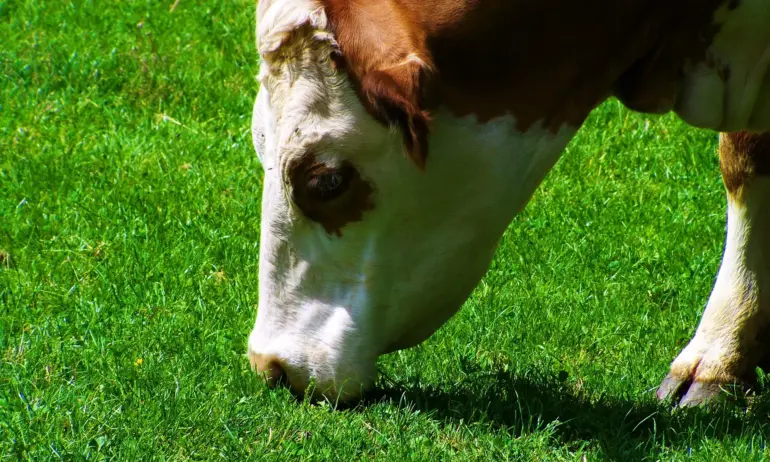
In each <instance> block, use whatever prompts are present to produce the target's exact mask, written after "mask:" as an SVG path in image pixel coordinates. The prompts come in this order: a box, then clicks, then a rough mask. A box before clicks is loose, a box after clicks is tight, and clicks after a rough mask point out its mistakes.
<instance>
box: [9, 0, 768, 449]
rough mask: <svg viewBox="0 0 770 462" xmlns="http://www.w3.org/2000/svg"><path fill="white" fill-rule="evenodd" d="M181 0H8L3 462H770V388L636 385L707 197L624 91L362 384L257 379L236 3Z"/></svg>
mask: <svg viewBox="0 0 770 462" xmlns="http://www.w3.org/2000/svg"><path fill="white" fill-rule="evenodd" d="M172 3H173V0H167V1H165V2H151V1H146V0H142V1H131V2H127V1H114V2H96V1H88V0H80V1H73V2H52V1H46V2H32V1H22V0H0V43H1V44H2V46H1V47H0V68H1V69H2V75H1V76H0V249H2V251H3V252H2V253H0V361H1V363H0V454H2V457H3V458H4V459H7V460H14V459H23V460H56V459H60V458H61V459H66V460H102V459H111V460H156V459H157V460H244V459H250V460H296V459H310V460H361V459H378V460H409V459H411V460H446V459H450V458H455V457H457V458H460V459H467V460H503V459H508V460H618V461H633V460H644V459H646V460H689V459H693V460H704V461H715V460H740V461H748V460H763V459H765V458H770V450H768V449H767V447H766V444H767V440H768V436H770V429H769V428H768V421H769V419H770V417H768V415H769V414H770V394H767V393H766V394H759V395H757V396H755V397H750V398H749V399H743V398H740V399H737V400H733V401H731V402H728V403H727V404H724V405H718V406H713V407H712V408H710V409H708V410H701V409H696V410H672V409H671V408H670V407H669V406H668V405H665V404H658V403H657V402H656V401H655V400H654V398H653V391H654V389H655V387H656V386H657V385H658V383H659V381H660V380H661V379H662V378H663V377H664V376H665V374H666V373H667V371H668V366H669V363H670V361H671V360H672V359H673V358H674V356H675V355H676V354H677V353H678V351H679V350H680V349H681V348H682V347H683V346H684V345H685V344H686V342H687V341H688V340H689V338H690V337H691V335H692V333H693V332H694V329H695V327H696V324H697V322H698V319H699V315H700V313H701V312H702V309H703V306H704V304H705V302H706V299H707V297H708V295H709V292H710V290H711V286H712V283H713V280H714V277H715V275H716V272H717V269H718V266H719V262H720V258H721V249H722V245H723V239H724V226H725V201H724V195H723V188H722V185H721V181H720V177H719V171H718V159H717V156H716V153H715V148H716V136H715V135H714V134H713V133H708V132H702V131H697V130H694V129H691V128H688V127H686V126H685V125H683V124H682V123H681V122H679V121H678V120H677V119H676V118H675V117H673V116H665V117H646V116H641V115H634V114H632V113H629V112H628V111H626V110H625V109H623V108H622V106H621V105H620V104H619V103H618V102H616V101H609V102H607V103H606V104H604V105H603V106H602V107H600V108H599V109H597V110H596V112H595V113H594V114H593V115H592V117H591V118H590V120H589V121H588V123H587V124H586V126H585V128H584V129H583V130H582V131H581V132H580V133H579V135H578V136H577V137H576V138H575V140H574V142H573V143H572V144H571V145H570V147H569V149H568V150H567V152H566V154H565V156H564V158H563V159H562V160H561V161H560V162H559V164H558V165H557V167H556V169H555V170H554V171H553V172H552V173H551V174H550V175H549V176H548V178H547V179H546V181H545V183H544V184H543V186H542V187H541V188H540V190H539V191H538V192H537V193H536V195H535V197H534V199H533V201H532V202H531V203H530V205H529V206H528V208H527V209H526V210H525V211H524V213H522V214H521V215H520V216H519V217H518V218H517V219H516V220H515V221H514V222H513V223H512V224H511V226H510V229H509V230H508V232H507V233H506V235H505V237H504V239H503V240H502V242H501V245H500V248H499V250H498V252H497V255H496V258H495V261H494V263H493V264H492V267H491V269H490V271H489V273H488V274H487V276H486V277H485V278H484V280H483V281H482V283H481V284H480V286H479V287H478V289H477V290H476V291H475V292H474V293H473V295H472V297H471V298H470V299H469V300H468V302H467V303H466V305H465V306H464V308H463V309H462V311H461V312H460V313H459V314H458V315H457V316H456V317H455V318H454V319H453V320H452V321H451V322H450V323H448V324H447V325H446V326H445V327H444V328H442V329H441V330H440V331H439V332H438V333H437V334H436V335H435V336H433V337H432V338H431V339H430V340H429V341H427V342H426V343H425V344H424V345H422V346H420V347H418V348H414V349H411V350H408V351H403V352H399V353H395V354H391V355H389V356H386V357H383V358H382V359H381V360H380V362H379V366H378V367H379V370H380V371H381V378H380V380H379V382H378V387H377V392H376V393H374V394H373V396H372V397H371V398H369V399H368V400H366V401H364V402H362V403H361V404H360V405H358V406H356V407H353V408H348V409H335V408H334V405H332V404H329V403H320V404H311V403H308V402H297V401H295V399H294V398H293V397H292V396H291V394H290V393H289V392H288V391H286V390H281V389H279V390H269V389H267V388H266V387H265V386H264V385H263V384H262V383H261V382H260V380H258V378H257V377H256V376H255V375H254V374H253V373H252V372H251V371H250V370H249V366H248V361H247V359H246V358H245V356H244V353H245V350H246V338H247V335H248V333H249V330H250V328H251V326H252V324H253V321H254V316H255V310H256V305H257V302H258V291H257V263H258V256H259V226H260V217H259V211H260V189H261V184H262V179H261V178H262V173H261V169H260V166H259V164H258V161H257V159H256V156H255V154H254V152H253V148H252V146H251V139H250V132H249V130H250V128H249V127H250V116H251V105H252V102H253V98H254V96H255V94H256V91H257V84H256V81H255V79H254V76H255V75H256V73H257V71H258V66H259V62H258V59H257V55H256V51H255V46H254V34H253V26H254V24H253V21H254V4H253V2H252V1H246V0H234V1H215V0H208V1H198V2H190V1H187V0H181V2H178V4H177V5H176V7H175V8H173V11H172V8H171V7H172ZM434 155H437V156H438V155H440V153H435V154H434ZM394 161H396V160H394ZM428 168H430V166H429V167H428ZM511 181H516V179H515V178H511Z"/></svg>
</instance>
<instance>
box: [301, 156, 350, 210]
mask: <svg viewBox="0 0 770 462" xmlns="http://www.w3.org/2000/svg"><path fill="white" fill-rule="evenodd" d="M308 173H309V178H308V179H307V186H306V190H307V194H308V196H310V198H312V199H314V200H316V201H319V202H327V201H331V200H334V199H336V198H338V197H340V196H341V195H342V194H344V193H345V191H347V190H348V188H349V187H350V181H351V179H352V178H353V176H354V174H355V170H354V168H353V166H351V165H343V166H342V167H338V168H328V167H327V168H322V169H311V171H310V172H308Z"/></svg>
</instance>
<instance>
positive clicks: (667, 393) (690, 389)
mask: <svg viewBox="0 0 770 462" xmlns="http://www.w3.org/2000/svg"><path fill="white" fill-rule="evenodd" d="M723 385H724V384H720V383H708V382H699V381H693V380H692V379H690V378H687V379H681V378H679V377H676V376H675V375H673V374H668V375H667V376H666V378H665V379H663V382H662V383H661V384H660V387H658V392H657V395H658V399H660V400H672V401H673V402H676V403H677V404H678V406H680V407H696V406H701V405H704V404H708V403H710V402H713V401H714V400H715V399H717V398H719V396H720V395H721V394H722V388H723Z"/></svg>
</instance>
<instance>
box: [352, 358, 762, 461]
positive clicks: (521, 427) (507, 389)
mask: <svg viewBox="0 0 770 462" xmlns="http://www.w3.org/2000/svg"><path fill="white" fill-rule="evenodd" d="M469 367H470V368H471V369H473V366H472V365H468V364H465V365H463V369H464V371H467V370H468V368H469ZM466 377H468V379H467V380H465V381H464V382H462V383H460V384H459V385H457V386H456V387H455V388H453V389H451V390H443V389H438V388H434V387H431V386H425V385H415V383H418V382H419V381H417V380H409V379H407V380H404V381H392V380H387V379H386V380H383V381H381V385H380V387H379V388H378V390H376V391H375V392H373V393H372V394H371V395H370V396H369V397H368V399H367V400H366V402H367V403H369V404H372V403H375V402H382V401H387V402H392V403H394V404H397V405H401V406H408V407H410V408H412V409H415V410H420V411H421V412H426V413H428V415H430V416H432V417H433V418H435V419H440V420H444V421H447V422H452V423H455V424H456V423H459V422H462V423H465V424H470V423H477V422H480V423H484V424H488V425H492V426H493V427H495V428H497V429H500V430H505V431H506V432H510V433H512V434H513V435H514V436H519V435H522V434H527V433H531V432H533V431H537V430H544V429H546V428H547V427H548V429H549V430H550V431H552V432H553V436H554V438H556V439H557V441H561V442H562V443H563V444H565V445H567V446H568V447H569V446H571V447H576V448H577V447H580V446H583V445H584V444H585V443H588V444H590V445H592V446H595V445H599V446H600V447H601V449H602V452H603V453H604V454H605V455H606V456H608V457H610V458H611V459H615V460H642V459H644V458H647V457H650V455H651V453H656V452H658V451H659V450H660V448H661V447H662V446H665V447H666V448H669V449H674V450H687V448H689V447H690V446H691V445H692V442H693V438H696V439H701V438H704V437H708V438H710V439H725V438H731V437H739V435H744V436H745V435H746V433H747V431H748V429H752V430H754V431H755V432H759V433H758V434H757V433H754V435H753V436H756V437H759V438H761V440H762V441H768V440H769V439H770V425H768V423H770V402H768V400H767V399H766V396H767V394H764V395H762V396H760V399H755V400H753V402H752V403H751V406H750V411H747V407H746V406H747V401H746V399H745V398H742V399H738V400H737V402H736V401H735V400H733V401H730V402H726V403H722V404H718V405H715V406H711V407H710V408H709V409H702V408H697V409H675V408H672V407H671V406H670V405H668V404H665V403H658V402H656V401H655V400H654V399H653V398H652V392H650V397H649V398H647V399H645V398H639V399H637V400H634V399H612V398H608V397H594V398H593V399H589V398H586V397H585V396H584V395H586V393H581V392H579V391H576V390H575V387H574V386H567V385H565V384H564V383H563V382H561V381H560V379H559V378H558V377H553V378H548V377H534V378H520V377H516V376H514V375H512V374H511V373H509V372H505V371H502V370H497V371H495V370H482V369H479V368H475V370H474V371H473V372H471V373H470V374H469V375H466Z"/></svg>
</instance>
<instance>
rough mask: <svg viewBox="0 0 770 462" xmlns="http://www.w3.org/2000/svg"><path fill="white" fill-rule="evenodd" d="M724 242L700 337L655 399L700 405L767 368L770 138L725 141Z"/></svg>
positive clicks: (738, 136) (735, 135)
mask: <svg viewBox="0 0 770 462" xmlns="http://www.w3.org/2000/svg"><path fill="white" fill-rule="evenodd" d="M719 156H720V164H721V168H722V177H723V179H724V182H725V186H726V189H727V202H728V207H727V242H726V245H725V252H724V257H723V259H722V267H721V268H720V270H719V275H718V277H717V281H716V284H715V285H714V289H713V292H712V293H711V298H710V299H709V301H708V305H707V306H706V310H705V312H704V313H703V318H702V319H701V322H700V325H699V326H698V330H697V331H696V333H695V336H694V337H693V338H692V340H691V341H690V343H689V344H688V345H687V347H685V349H684V350H682V352H681V353H680V354H679V356H678V357H677V358H676V359H675V360H674V362H673V364H672V365H671V372H670V373H669V374H668V376H667V377H666V378H665V380H663V383H662V384H661V385H660V388H659V389H658V397H659V398H660V399H666V398H674V399H677V398H680V397H681V400H680V405H682V406H693V405H698V404H702V403H704V402H706V401H708V400H710V399H711V398H714V397H715V396H717V395H718V394H719V393H720V389H721V388H722V387H723V386H725V385H729V384H733V383H744V384H745V383H751V382H753V380H754V379H755V370H756V367H757V366H758V365H760V364H761V363H762V362H767V361H768V360H770V133H765V134H761V135H760V134H750V133H747V132H741V133H730V134H722V135H721V136H720V142H719Z"/></svg>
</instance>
